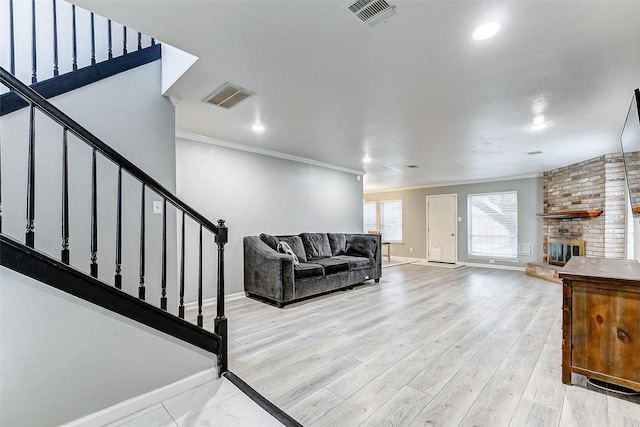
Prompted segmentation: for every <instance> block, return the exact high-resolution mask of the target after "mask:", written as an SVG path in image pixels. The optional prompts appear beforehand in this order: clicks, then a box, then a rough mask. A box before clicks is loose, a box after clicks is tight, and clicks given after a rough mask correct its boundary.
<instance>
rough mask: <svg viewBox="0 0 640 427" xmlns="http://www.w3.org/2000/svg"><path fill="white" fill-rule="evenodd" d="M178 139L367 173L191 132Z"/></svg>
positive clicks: (359, 173)
mask: <svg viewBox="0 0 640 427" xmlns="http://www.w3.org/2000/svg"><path fill="white" fill-rule="evenodd" d="M176 138H182V139H187V140H190V141H196V142H203V143H205V144H212V145H217V146H219V147H225V148H231V149H234V150H240V151H246V152H248V153H255V154H260V155H263V156H269V157H276V158H278V159H284V160H290V161H292V162H298V163H306V164H308V165H312V166H319V167H321V168H325V169H333V170H337V171H340V172H346V173H351V174H354V175H364V174H365V173H366V172H365V171H362V170H358V169H350V168H345V167H342V166H337V165H332V164H330V163H324V162H319V161H317V160H313V159H307V158H306V157H298V156H293V155H291V154H286V153H281V152H279V151H273V150H267V149H266V148H259V147H253V146H251V145H245V144H239V143H237V142H229V141H224V140H222V139H217V138H211V137H209V136H204V135H198V134H195V133H191V132H185V131H181V130H176Z"/></svg>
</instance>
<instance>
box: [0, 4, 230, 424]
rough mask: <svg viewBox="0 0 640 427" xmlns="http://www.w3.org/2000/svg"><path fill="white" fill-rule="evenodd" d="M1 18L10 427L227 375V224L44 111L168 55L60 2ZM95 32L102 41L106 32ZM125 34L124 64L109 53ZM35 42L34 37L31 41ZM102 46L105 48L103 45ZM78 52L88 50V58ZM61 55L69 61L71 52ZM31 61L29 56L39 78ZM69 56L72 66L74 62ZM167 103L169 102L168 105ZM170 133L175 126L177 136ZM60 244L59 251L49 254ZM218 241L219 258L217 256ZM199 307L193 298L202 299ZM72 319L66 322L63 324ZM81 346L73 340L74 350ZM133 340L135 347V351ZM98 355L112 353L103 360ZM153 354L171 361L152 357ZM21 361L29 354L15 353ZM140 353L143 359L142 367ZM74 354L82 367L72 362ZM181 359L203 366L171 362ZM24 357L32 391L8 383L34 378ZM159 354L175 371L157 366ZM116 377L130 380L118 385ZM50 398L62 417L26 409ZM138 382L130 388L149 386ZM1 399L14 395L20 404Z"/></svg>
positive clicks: (0, 149) (0, 169)
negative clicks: (208, 308)
mask: <svg viewBox="0 0 640 427" xmlns="http://www.w3.org/2000/svg"><path fill="white" fill-rule="evenodd" d="M0 7H2V8H6V9H3V10H2V11H1V12H2V13H0V18H1V19H2V26H3V27H4V28H8V29H9V38H8V40H9V43H8V46H6V45H4V44H3V45H2V49H3V50H4V51H5V52H7V50H6V49H5V48H7V47H8V53H9V55H8V62H9V64H3V65H8V67H7V68H8V69H6V68H4V67H0V124H1V125H2V127H1V128H0V129H1V130H2V132H1V134H0V137H1V138H0V265H1V268H2V270H1V274H0V277H2V282H1V284H0V296H1V297H2V298H0V300H1V302H2V305H0V307H1V308H2V309H1V310H0V313H2V314H1V316H2V317H1V319H2V325H1V327H2V330H1V332H2V333H0V336H2V346H0V347H2V351H3V353H2V361H3V363H2V364H1V367H0V369H2V371H0V377H2V379H3V380H2V381H3V383H2V388H3V391H4V390H8V388H5V387H9V388H11V389H12V392H14V393H12V394H13V396H12V397H11V400H12V404H11V405H8V404H5V403H6V402H8V401H7V400H4V398H3V402H2V410H1V411H0V413H1V415H0V424H3V425H4V424H5V423H6V425H58V424H59V423H61V422H66V421H70V420H72V419H75V418H78V417H80V416H83V415H86V411H87V410H97V409H102V408H103V407H104V405H107V406H108V405H110V404H113V403H114V402H113V398H114V397H113V396H110V397H109V396H107V395H109V393H108V392H105V393H103V392H102V391H101V390H99V389H100V388H113V389H114V390H116V391H117V390H118V389H119V387H120V384H124V385H127V381H129V380H133V379H135V378H139V379H142V380H143V381H145V382H147V383H148V387H147V388H149V387H151V388H155V387H158V386H162V385H165V384H163V382H162V381H164V382H166V381H170V382H173V381H175V380H176V379H181V378H183V377H184V376H186V375H185V373H188V372H190V371H189V369H191V370H193V369H198V370H201V369H203V368H205V367H206V366H211V367H217V372H218V376H221V375H224V374H226V373H227V372H228V361H227V338H226V337H227V319H226V317H225V315H224V247H225V244H226V243H227V240H228V239H227V235H228V234H227V233H228V232H227V227H226V225H225V221H224V220H218V221H217V222H212V221H210V220H209V219H207V218H205V217H204V216H203V215H202V214H200V213H199V212H197V211H196V210H195V209H193V208H191V207H190V206H189V205H187V204H186V203H184V202H183V201H182V200H180V199H178V198H177V197H176V196H175V195H174V194H173V192H172V191H170V190H169V189H168V188H167V186H166V185H163V184H162V183H161V182H159V181H157V180H156V179H154V178H153V177H151V176H150V175H148V174H147V173H146V172H144V171H143V170H142V169H141V168H139V167H138V166H137V165H136V164H134V163H133V162H132V161H130V160H129V159H127V158H126V157H124V156H123V155H122V154H120V153H119V152H118V151H116V150H115V149H113V148H112V147H111V146H110V145H108V144H107V143H105V142H104V141H102V140H101V139H100V138H98V137H96V136H95V135H94V134H93V133H92V132H90V131H88V130H87V129H86V128H85V127H83V126H82V125H80V124H79V123H78V122H77V121H76V120H74V119H72V118H71V117H70V116H68V115H67V114H65V113H64V112H63V111H62V110H61V109H60V108H58V107H57V106H56V105H54V104H53V103H52V102H51V101H49V100H47V99H48V98H49V99H52V98H54V97H61V98H60V99H61V100H62V101H64V99H63V98H65V97H67V98H68V97H72V98H73V97H74V96H75V97H76V98H73V99H77V98H81V96H76V95H74V94H69V93H70V92H71V91H77V90H78V89H81V88H83V87H87V86H89V85H92V84H94V83H96V82H101V81H103V80H105V79H108V78H111V77H113V76H116V75H117V74H120V73H123V72H125V71H131V70H133V69H135V68H137V67H142V66H145V65H147V64H153V63H154V62H156V61H157V60H159V59H160V56H161V49H160V45H159V44H157V43H156V42H155V40H153V39H151V38H149V37H146V36H143V35H142V34H140V33H135V32H134V33H133V35H134V37H133V43H134V47H133V49H132V48H131V46H130V44H131V34H130V33H131V30H129V29H127V28H126V27H123V26H119V25H117V24H115V23H112V22H111V21H109V20H105V19H103V18H100V17H97V16H94V15H93V13H89V12H87V11H83V10H80V9H79V8H76V7H75V6H73V5H69V4H67V3H64V2H61V1H56V0H53V1H47V2H45V1H37V2H36V1H35V0H33V1H30V2H29V1H16V2H14V1H13V0H10V1H9V2H2V5H1V6H0ZM45 18H46V20H49V19H50V21H48V22H49V24H47V25H43V24H42V22H43V20H45ZM80 18H82V19H84V20H85V21H86V22H85V24H88V28H84V29H85V30H87V29H88V30H89V33H88V34H87V33H86V31H85V33H84V34H81V33H80V28H81V27H83V26H82V25H80V22H79V21H80ZM86 18H88V20H87V19H86ZM7 22H8V25H5V24H6V23H7ZM62 22H66V23H69V22H70V23H71V28H68V29H69V31H67V32H62V31H59V27H60V24H61V23H62ZM100 22H101V23H102V24H104V25H100V27H101V28H102V29H105V30H106V34H101V33H99V31H98V27H99V25H98V24H99V23H100ZM84 27H87V26H86V25H85V26H84ZM16 28H20V31H16ZM25 28H29V29H30V31H25ZM42 28H44V30H43V31H41V30H42ZM116 29H117V30H118V31H119V34H120V38H119V43H120V46H122V50H121V52H122V53H121V54H120V53H116V51H115V50H116V49H114V32H115V30H116ZM42 33H44V34H42ZM25 35H30V40H29V41H28V42H27V41H25V40H24V36H25ZM87 35H88V37H87ZM136 35H137V37H136ZM27 38H28V37H27ZM41 39H49V40H53V45H52V46H51V45H49V46H47V47H46V48H43V47H42V46H41V45H40V44H38V42H39V41H40V40H41ZM87 40H90V43H89V45H88V46H86V44H87V43H86V42H87ZM97 40H103V41H106V43H105V44H104V46H103V47H105V49H102V50H101V49H100V48H99V47H98V46H97V45H96V41H97ZM143 44H146V45H147V46H146V47H143ZM27 45H29V48H26V46H27ZM83 46H84V47H85V48H86V47H88V48H89V52H90V54H89V55H87V56H83V52H84V53H87V50H86V49H81V47H83ZM62 47H66V48H70V50H69V52H67V53H65V54H63V52H62V51H61V48H62ZM25 52H31V54H30V55H29V56H30V62H31V63H30V65H31V67H30V68H31V70H30V71H31V72H30V76H28V79H25V77H26V76H25V73H24V69H25V67H24V66H23V65H24V64H25V59H24V58H25V55H24V53H25ZM21 54H22V56H20V55H21ZM45 56H48V57H49V59H51V62H50V64H52V67H51V68H50V69H45V67H42V66H41V64H42V62H43V61H42V58H43V57H45ZM3 58H4V56H3ZM61 58H68V59H69V61H66V62H65V63H64V64H63V63H62V61H61ZM83 58H84V59H83ZM101 59H102V60H101ZM21 65H22V66H21ZM149 66H152V65H149ZM156 68H158V67H156ZM20 77H21V78H22V79H25V80H28V81H27V82H26V83H25V82H22V81H21V79H20ZM28 84H30V86H29V85H28ZM156 96H157V97H158V98H159V99H160V100H161V101H159V103H161V104H162V103H165V104H166V103H168V101H167V100H166V99H164V98H160V96H159V93H158V94H157V95H156ZM52 100H53V99H52ZM62 101H59V100H57V99H56V101H55V102H57V103H59V102H62ZM96 101H97V102H101V101H102V100H100V99H97V100H96ZM88 108H90V106H88ZM170 114H171V115H172V114H173V110H172V107H171V113H170ZM140 115H144V112H140ZM104 119H105V120H109V117H105V118H104ZM151 119H152V120H154V119H153V118H151ZM122 125H123V124H122V123H119V124H118V123H114V126H122ZM174 132H175V130H174V129H171V134H170V138H172V139H173V138H174V136H173V135H174ZM122 133H126V131H124V132H122ZM173 143H174V142H173ZM120 144H122V145H124V146H127V145H129V144H136V141H130V142H124V143H120ZM54 154H55V155H54ZM148 155H149V156H153V153H151V154H148ZM174 163H175V161H174ZM174 168H175V165H174ZM173 175H174V176H175V169H174V173H173ZM52 177H56V178H57V179H52ZM173 180H175V177H174V178H173ZM165 181H166V179H165ZM174 185H175V183H173V186H174ZM152 204H153V206H152ZM158 207H159V209H160V210H161V213H160V214H159V216H155V217H153V216H152V215H153V214H150V213H151V212H153V210H154V208H155V210H156V211H157V210H158ZM20 212H22V213H23V215H24V216H22V215H20ZM20 217H22V219H21V218H20ZM22 221H24V222H23V224H25V223H26V226H23V232H22V233H20V232H19V231H18V229H19V226H18V225H17V224H18V223H19V222H22ZM194 229H195V234H196V238H195V239H193V238H192V237H193V230H194ZM56 234H57V237H55V235H56ZM56 240H57V241H58V250H55V249H53V246H54V243H53V242H55V241H56ZM212 246H213V247H215V248H216V251H217V256H216V257H215V258H214V259H211V258H210V255H211V250H208V249H210V247H212ZM205 253H206V255H205ZM205 256H209V257H208V258H205ZM212 264H213V268H211V267H212ZM207 275H208V276H209V277H208V276H207ZM211 285H213V286H215V295H216V296H217V301H218V303H217V305H216V309H217V315H216V318H215V321H214V324H213V325H204V322H203V312H202V301H203V296H204V295H205V293H207V294H211V292H209V291H207V287H208V286H211ZM193 296H196V299H197V301H195V302H193V303H192V301H190V300H189V298H192V297H193ZM188 303H191V305H193V306H194V307H195V308H196V309H197V316H196V319H197V320H196V324H192V323H190V322H188V321H186V320H185V319H184V318H185V306H187V305H188ZM62 307H64V310H62V311H61V308H62ZM32 309H33V310H36V311H35V312H32V311H31V310H32ZM65 316H68V319H62V320H61V319H60V317H65ZM54 317H55V318H54ZM51 325H56V328H57V329H52V328H51ZM45 331H46V333H45ZM153 331H155V332H153ZM73 336H75V337H77V338H78V340H75V341H74V340H73V339H70V337H73ZM94 340H95V342H94ZM127 340H131V341H133V342H136V343H135V344H133V346H132V348H120V349H108V350H105V348H102V347H101V345H102V343H105V342H108V341H112V342H116V343H118V342H123V341H127ZM89 342H90V343H91V344H89ZM63 343H64V344H63ZM138 343H139V344H140V345H141V347H140V348H137V347H135V345H136V344H138ZM86 344H89V345H86ZM176 345H177V347H176ZM18 346H19V347H21V349H18V348H16V347H18ZM65 346H66V347H67V348H65ZM145 346H146V347H147V348H146V349H145V348H144V347H145ZM75 347H79V348H83V347H84V350H82V351H77V350H76V349H75ZM180 347H182V348H180ZM96 348H101V349H102V350H101V352H102V353H105V352H109V353H110V356H109V357H102V356H101V355H98V354H94V353H95V349H96ZM136 348H137V349H136ZM149 349H154V351H156V352H157V351H160V352H162V353H166V354H162V355H157V356H156V355H155V354H154V353H153V352H151V353H149V351H148V350H149ZM132 350H133V353H132V354H127V353H129V352H131V351H132ZM20 351H24V352H25V355H23V356H20V355H18V354H17V353H18V352H20ZM47 353H48V354H47ZM90 354H91V355H92V357H89V355H90ZM169 355H170V356H171V357H169ZM85 356H86V357H85ZM121 356H125V357H121ZM136 356H143V357H145V358H146V359H147V360H141V361H135V359H136ZM69 358H72V359H73V358H77V359H76V360H75V362H74V363H70V364H68V363H67V362H68V359H69ZM172 358H173V361H175V362H177V363H180V362H181V361H182V362H184V361H188V363H190V364H191V365H192V367H191V368H187V367H182V366H180V367H175V366H171V363H172ZM176 358H177V360H176ZM21 359H22V360H28V361H29V362H30V364H31V365H32V366H34V367H35V369H33V370H32V372H33V373H34V377H35V378H33V381H35V382H34V383H33V384H32V387H31V388H30V389H28V388H25V389H24V390H23V389H21V388H19V387H13V383H12V382H11V381H13V380H15V381H16V382H18V381H20V378H14V376H15V375H17V372H20V369H28V368H29V367H28V366H22V363H21ZM86 359H90V360H86ZM154 359H156V360H158V361H162V363H163V364H164V365H165V367H163V368H161V369H158V368H157V367H156V366H155V365H154V363H155V360H154ZM207 359H208V360H210V362H207V361H206V360H207ZM119 364H120V365H123V364H129V365H131V366H128V367H122V366H120V367H118V366H117V365H119ZM150 364H151V365H152V367H153V369H150V368H149V365H150ZM148 368H149V369H148ZM12 370H13V371H14V372H11V371H12ZM101 371H103V372H104V373H105V374H104V375H102V372H101ZM14 374H15V375H14ZM156 374H157V375H156ZM22 375H23V378H24V379H25V382H27V383H29V382H30V381H31V380H29V381H27V380H26V378H25V377H24V374H22ZM118 375H122V377H120V378H114V377H117V376H118ZM87 376H91V378H86V377H87ZM78 377H85V378H78ZM110 377H111V378H110ZM162 378H164V379H162ZM61 381H62V382H63V383H64V384H62V383H61ZM56 382H57V384H56ZM46 387H50V388H51V390H48V391H47V392H48V394H49V395H50V396H51V397H50V400H52V401H56V398H57V399H58V400H59V401H58V404H57V405H56V406H57V407H56V408H54V407H51V408H49V409H45V408H47V404H46V403H44V404H43V407H42V409H41V410H37V409H35V408H33V409H31V408H30V406H29V405H32V406H39V404H37V403H36V404H34V402H33V401H31V399H32V398H33V397H34V396H37V395H38V392H39V391H36V390H35V389H36V388H44V389H46ZM127 387H128V388H129V389H131V390H134V392H135V393H139V392H140V391H141V390H144V387H137V386H133V385H132V384H128V386H127ZM127 387H125V388H127ZM120 388H122V387H120ZM58 393H60V394H62V396H60V395H58V396H56V394H58ZM65 394H66V395H65ZM112 394H113V393H112ZM116 394H117V393H116ZM3 395H4V396H7V398H9V397H8V396H9V393H7V392H5V393H3ZM105 396H107V397H105ZM127 396H128V395H126V394H121V395H120V396H117V397H115V398H118V399H120V400H123V399H124V398H126V397H127ZM110 398H111V400H109V399H110ZM67 401H75V402H70V403H69V404H68V405H67ZM118 401H119V400H118ZM77 402H84V404H78V403H77ZM60 407H62V408H60ZM42 412H44V413H42Z"/></svg>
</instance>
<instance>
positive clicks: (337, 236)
mask: <svg viewBox="0 0 640 427" xmlns="http://www.w3.org/2000/svg"><path fill="white" fill-rule="evenodd" d="M327 238H328V239H329V246H330V247H331V255H332V256H336V255H344V254H345V252H346V250H347V236H345V235H344V233H327Z"/></svg>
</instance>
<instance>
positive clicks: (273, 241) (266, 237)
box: [260, 233, 278, 251]
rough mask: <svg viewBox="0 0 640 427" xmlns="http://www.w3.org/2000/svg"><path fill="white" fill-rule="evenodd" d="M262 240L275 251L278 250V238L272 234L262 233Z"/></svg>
mask: <svg viewBox="0 0 640 427" xmlns="http://www.w3.org/2000/svg"><path fill="white" fill-rule="evenodd" d="M260 240H262V241H263V242H264V243H265V244H266V245H267V246H269V247H270V248H271V249H273V250H274V251H277V250H278V239H277V238H276V237H275V236H272V235H271V234H264V233H262V234H260Z"/></svg>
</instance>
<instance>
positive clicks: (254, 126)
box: [251, 124, 264, 132]
mask: <svg viewBox="0 0 640 427" xmlns="http://www.w3.org/2000/svg"><path fill="white" fill-rule="evenodd" d="M251 129H253V130H255V131H256V132H262V131H264V126H262V125H260V124H255V125H253V126H251Z"/></svg>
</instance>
